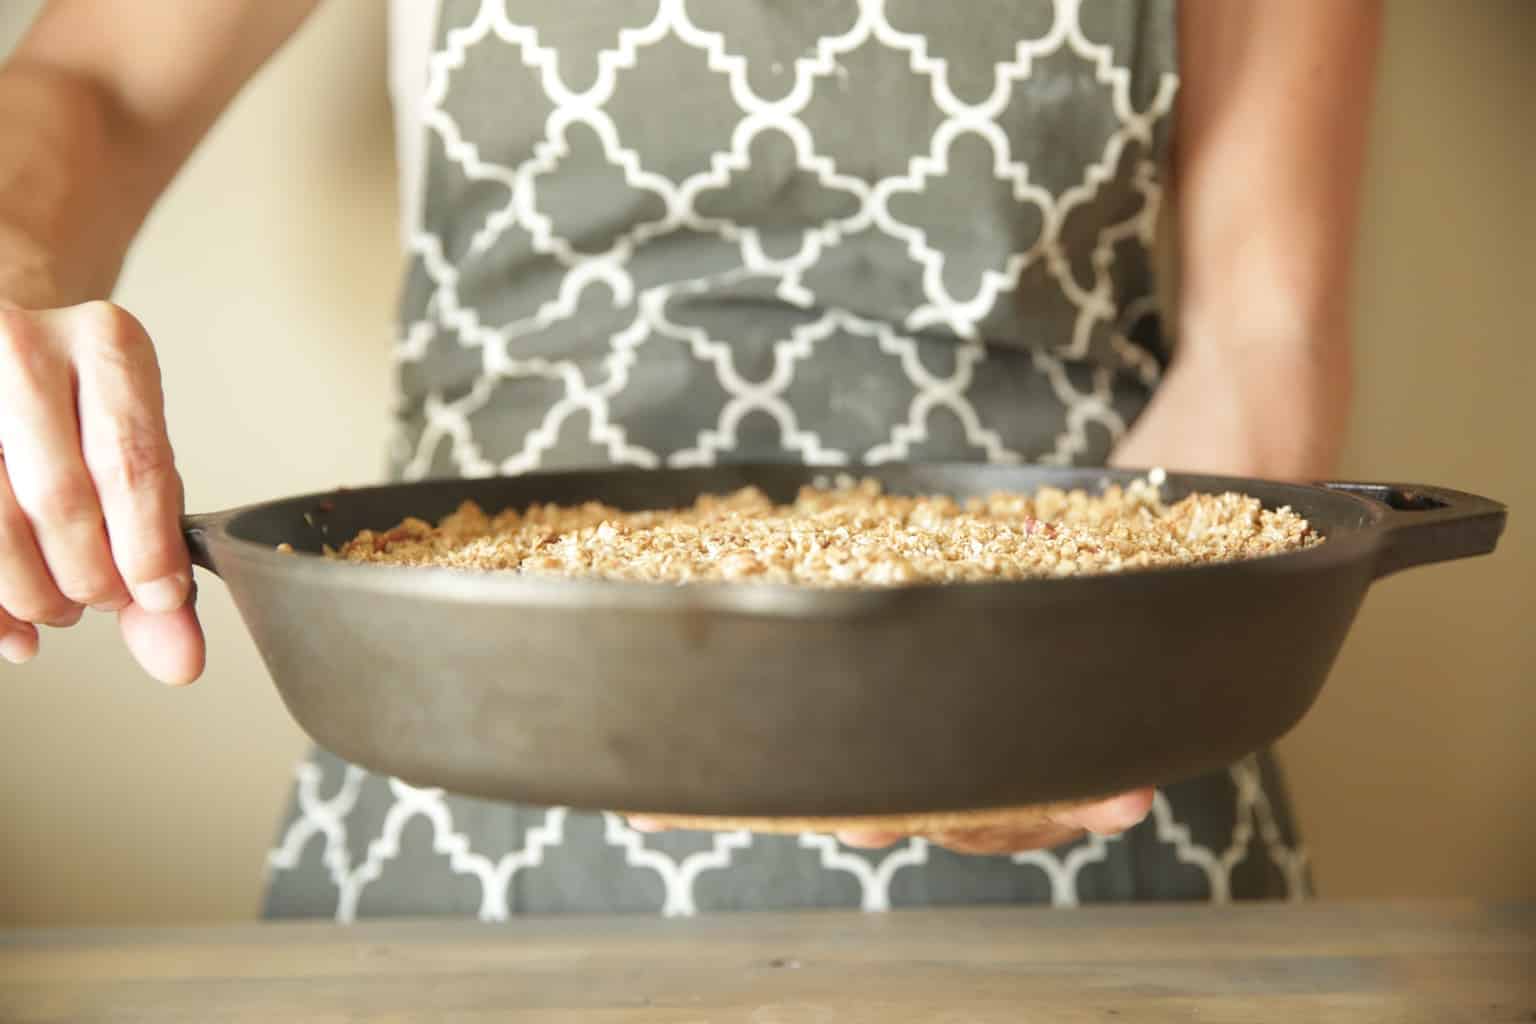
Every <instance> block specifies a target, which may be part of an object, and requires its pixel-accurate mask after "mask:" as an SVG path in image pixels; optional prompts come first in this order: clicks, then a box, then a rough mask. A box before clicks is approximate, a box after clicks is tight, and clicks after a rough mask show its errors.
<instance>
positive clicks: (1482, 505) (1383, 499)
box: [1320, 481, 1508, 579]
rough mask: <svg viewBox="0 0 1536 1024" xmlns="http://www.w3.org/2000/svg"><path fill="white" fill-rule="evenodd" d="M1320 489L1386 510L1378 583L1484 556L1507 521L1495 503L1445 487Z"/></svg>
mask: <svg viewBox="0 0 1536 1024" xmlns="http://www.w3.org/2000/svg"><path fill="white" fill-rule="evenodd" d="M1320 486H1322V487H1326V488H1328V489H1329V490H1331V491H1342V492H1344V493H1346V494H1353V495H1355V496H1356V497H1360V498H1365V499H1368V500H1370V501H1373V502H1376V503H1378V504H1381V505H1385V506H1386V508H1387V513H1386V514H1385V515H1384V516H1383V517H1382V520H1381V529H1382V530H1384V531H1385V534H1386V535H1385V537H1384V538H1383V541H1382V547H1381V554H1380V555H1379V556H1378V557H1377V561H1376V578H1377V579H1380V578H1381V577H1383V576H1390V575H1391V574H1393V573H1396V572H1401V571H1402V570H1404V569H1411V568H1413V567H1414V566H1419V565H1428V564H1431V563H1433V562H1448V561H1451V560H1453V559H1458V558H1471V557H1474V556H1476V555H1486V554H1489V553H1491V552H1492V551H1493V550H1494V548H1496V547H1497V546H1498V543H1499V536H1500V535H1501V534H1502V533H1503V532H1504V524H1505V521H1506V519H1507V518H1508V513H1507V510H1506V509H1505V507H1504V506H1503V505H1502V504H1500V503H1499V502H1497V501H1494V500H1492V499H1491V498H1484V497H1481V496H1479V495H1476V494H1467V493H1466V492H1464V491H1453V490H1451V489H1450V488H1448V487H1433V486H1430V485H1428V484H1371V483H1345V482H1339V481H1329V482H1325V483H1323V484H1321V485H1320Z"/></svg>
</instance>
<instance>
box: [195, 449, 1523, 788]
mask: <svg viewBox="0 0 1536 1024" xmlns="http://www.w3.org/2000/svg"><path fill="white" fill-rule="evenodd" d="M859 472H860V473H864V474H868V475H870V476H874V477H877V478H879V479H880V480H881V481H883V483H884V484H885V486H886V487H887V489H888V490H890V491H892V492H895V493H941V494H951V495H954V496H957V497H965V496H970V495H977V494H985V493H988V492H991V491H996V490H1009V491H1024V492H1029V491H1034V490H1036V489H1037V488H1039V487H1041V486H1043V485H1056V486H1064V487H1071V486H1082V487H1088V488H1090V489H1097V488H1099V487H1100V486H1102V485H1103V483H1104V482H1105V481H1107V480H1119V481H1125V480H1129V479H1131V478H1132V477H1134V476H1136V475H1137V474H1134V473H1128V472H1114V471H1105V470H1102V469H1062V468H1042V467H1010V466H992V465H957V464H944V465H938V464H935V465H892V466H882V467H869V468H866V469H861V470H860V471H859ZM826 473H827V471H826V470H825V469H815V468H807V467H802V466H793V465H750V466H747V465H738V466H720V467H712V468H706V469H690V470H659V471H658V470H619V471H612V470H605V471H595V472H569V473H550V474H533V475H526V476H519V477H507V478H494V479H482V480H444V481H431V482H425V483H412V484H402V485H395V486H385V487H374V488H367V489H362V490H342V491H336V492H334V493H329V494H313V495H306V496H303V497H296V498H288V499H285V500H280V501H272V502H267V503H264V504H260V505H252V506H249V507H246V508H242V509H236V510H233V511H229V512H222V513H218V514H214V515H205V516H193V517H191V518H189V519H188V520H187V523H186V534H187V541H188V544H189V546H190V547H191V550H192V553H193V557H194V559H195V561H196V563H197V564H198V565H200V566H202V567H204V568H206V569H210V570H212V571H213V572H215V573H217V574H218V575H219V576H221V577H222V578H223V579H224V581H225V583H226V584H227V585H228V586H229V590H230V593H231V594H232V595H233V597H234V600H235V603H236V605H237V606H238V607H239V610H240V613H241V615H242V616H243V618H244V620H245V622H246V625H247V626H248V627H249V629H250V631H251V633H252V635H253V637H254V638H255V642H256V645H257V647H258V648H259V649H260V651H261V654H262V657H263V658H264V659H265V661H266V664H267V667H268V668H269V670H270V671H271V674H272V677H273V679H274V680H275V681H276V683H277V687H278V690H279V691H280V692H281V694H282V697H283V700H284V701H285V702H286V704H287V706H288V709H289V711H290V712H291V713H292V714H293V717H294V718H295V719H296V720H297V721H298V723H299V725H300V726H302V727H303V728H304V729H305V731H307V732H308V733H309V735H310V736H311V737H313V738H314V739H315V740H316V741H317V742H319V743H320V744H321V745H322V746H325V747H327V748H328V749H330V750H331V751H333V752H335V753H336V754H338V755H340V756H341V757H343V758H346V759H347V760H349V761H352V762H354V763H356V764H359V765H362V766H364V767H366V768H369V769H372V770H373V771H376V772H382V773H386V774H390V775H394V776H397V777H399V778H401V779H403V780H405V781H407V782H411V783H415V784H417V785H426V786H437V787H442V788H444V789H448V790H451V791H456V792H459V793H464V794H468V795H472V796H479V797H487V798H493V799H499V800H516V801H521V802H526V803H533V804H565V805H570V806H575V807H583V808H607V809H612V808H625V809H633V808H643V809H645V810H648V811H654V812H667V813H674V814H708V815H734V816H799V815H812V816H825V815H865V814H902V813H911V812H933V811H947V810H956V809H972V808H987V807H1004V806H1017V805H1023V804H1030V803H1036V802H1046V801H1057V800H1069V799H1077V798H1081V797H1093V796H1099V795H1103V794H1108V793H1113V792H1117V791H1119V790H1122V789H1125V788H1128V787H1131V786H1137V785H1145V784H1164V783H1168V782H1172V781H1175V780H1178V779H1180V778H1184V777H1188V776H1191V775H1194V774H1196V773H1198V772H1201V771H1204V770H1207V769H1211V768H1215V767H1218V766H1221V765H1225V764H1227V763H1230V762H1231V761H1232V760H1234V759H1236V758H1238V757H1240V756H1242V755H1244V754H1246V753H1249V752H1251V751H1253V750H1256V749H1258V748H1260V747H1262V746H1264V745H1266V744H1267V743H1269V742H1270V741H1272V740H1274V739H1276V738H1277V737H1279V736H1280V735H1281V734H1283V733H1284V732H1286V731H1287V730H1288V729H1289V728H1290V727H1291V726H1292V725H1293V724H1295V723H1296V721H1297V720H1298V719H1300V718H1301V716H1302V715H1303V714H1304V713H1305V712H1306V710H1307V709H1308V707H1310V706H1311V704H1312V701H1313V699H1314V698H1315V697H1316V696H1317V693H1318V691H1319V689H1320V688H1321V686H1322V684H1323V680H1324V678H1325V677H1326V675H1327V673H1328V670H1329V667H1330V666H1331V664H1332V663H1333V660H1334V657H1335V655H1336V654H1337V652H1338V650H1339V646H1340V644H1341V643H1342V642H1343V640H1344V636H1345V634H1346V633H1347V632H1348V630H1349V627H1350V624H1351V621H1352V620H1353V619H1354V616H1355V611H1356V609H1357V608H1358V607H1359V605H1360V602H1361V599H1362V598H1363V597H1364V595H1365V591H1366V588H1367V587H1368V586H1369V585H1370V583H1371V581H1372V580H1374V579H1377V578H1379V577H1381V576H1385V575H1387V574H1388V573H1392V572H1396V571H1398V570H1400V569H1406V568H1409V567H1411V566H1415V565H1419V564H1423V563H1427V562H1437V561H1444V560H1448V559H1453V558H1463V557H1467V556H1470V555H1477V554H1483V553H1486V552H1489V551H1492V550H1493V548H1494V545H1495V544H1496V542H1497V540H1498V537H1499V534H1500V533H1501V531H1502V529H1503V525H1504V519H1505V512H1504V508H1503V506H1501V505H1499V504H1498V503H1496V502H1493V501H1489V500H1487V499H1485V498H1479V497H1475V496H1472V495H1469V494H1462V493H1459V492H1456V491H1450V490H1445V489H1441V488H1436V487H1421V486H1388V485H1375V484H1356V483H1329V484H1324V485H1321V486H1315V487H1312V486H1295V485H1284V484H1276V483H1268V482H1264V481H1259V480H1242V479H1227V478H1216V477H1199V476H1179V475H1170V476H1169V478H1168V480H1167V483H1166V485H1165V488H1164V493H1165V495H1166V496H1167V497H1169V498H1170V499H1172V498H1177V497H1179V496H1182V495H1184V494H1186V493H1188V492H1190V491H1193V490H1199V491H1221V490H1227V489H1231V490H1238V491H1242V492H1245V493H1248V494H1252V495H1254V496H1256V497H1259V498H1261V499H1262V500H1263V501H1264V503H1265V505H1266V506H1267V507H1278V506H1281V505H1289V506H1291V507H1292V508H1294V509H1296V510H1297V511H1298V512H1300V513H1301V514H1303V515H1305V516H1306V517H1307V518H1308V519H1309V520H1311V522H1312V524H1313V525H1314V526H1315V527H1316V528H1318V529H1319V530H1320V531H1321V532H1322V533H1323V534H1324V535H1325V536H1326V538H1327V542H1326V543H1324V544H1322V545H1319V546H1317V547H1315V548H1312V549H1309V550H1306V551H1302V552H1297V553H1292V554H1286V555H1281V556H1276V557H1272V558H1267V559H1260V560H1255V561H1247V562H1239V563H1231V564H1224V565H1216V566H1201V567H1196V568H1186V569H1174V570H1157V571H1146V572H1140V573H1133V574H1125V575H1117V576H1101V577H1087V578H1072V579H1061V580H1038V581H1022V582H1008V583H989V584H965V585H951V586H935V585H930V586H917V587H910V588H902V589H890V590H883V589H881V590H875V589H871V590H832V591H828V590H814V589H803V588H794V587H788V586H774V585H765V584H696V585H688V586H668V585H661V584H645V583H619V582H608V581H574V580H560V579H541V578H534V577H521V576H515V575H511V574H488V573H466V572H457V571H453V570H447V569H441V570H439V569H411V568H394V567H383V566H373V565H352V564H346V563H340V562H333V561H329V560H326V559H323V558H320V557H312V556H308V555H304V554H300V555H297V556H296V555H292V554H282V553H278V552H277V551H275V550H274V547H275V545H277V544H279V543H281V542H287V543H289V544H292V545H293V547H294V548H296V549H298V550H299V551H300V552H311V553H314V552H319V551H320V549H321V545H322V544H323V543H326V542H327V541H329V542H330V543H332V544H333V545H339V544H340V543H341V542H343V541H345V540H346V539H348V538H350V537H351V536H353V535H354V534H355V533H356V531H358V530H360V529H363V528H370V529H383V528H386V527H389V526H392V525H394V524H395V523H397V522H399V521H400V520H401V519H402V518H404V517H406V516H419V517H422V518H426V519H432V520H435V519H436V518H437V517H440V516H442V515H444V514H446V513H448V512H450V511H451V510H453V509H454V508H455V507H457V505H458V503H459V502H460V501H462V500H464V499H465V498H472V499H474V500H475V501H477V502H479V503H480V504H481V505H482V506H483V507H484V508H485V509H486V510H487V511H491V512H494V511H496V510H499V509H502V508H505V507H509V506H525V505H528V504H531V503H533V502H559V503H562V504H564V503H573V502H580V501H584V500H589V499H600V500H602V501H606V502H609V503H611V504H614V505H617V506H620V507H624V508H654V507H672V506H677V505H682V504H687V503H689V502H691V501H692V500H693V498H694V497H695V496H696V495H698V494H701V493H719V492H725V491H730V490H732V489H734V488H737V487H741V486H744V485H746V484H756V485H758V486H760V487H762V488H763V489H764V490H765V491H766V492H767V493H768V494H769V495H770V496H771V497H773V498H775V499H777V500H785V499H788V498H791V497H792V496H793V494H794V493H795V491H796V489H797V488H799V487H800V486H801V485H802V484H805V483H810V482H812V481H813V480H815V479H817V478H819V477H824V476H825V475H826Z"/></svg>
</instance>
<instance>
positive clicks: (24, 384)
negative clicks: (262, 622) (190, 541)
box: [0, 299, 204, 685]
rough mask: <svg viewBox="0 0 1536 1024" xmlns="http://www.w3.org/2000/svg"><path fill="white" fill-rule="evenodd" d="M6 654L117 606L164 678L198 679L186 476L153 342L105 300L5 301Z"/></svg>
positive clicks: (1, 604) (0, 444)
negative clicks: (184, 524)
mask: <svg viewBox="0 0 1536 1024" xmlns="http://www.w3.org/2000/svg"><path fill="white" fill-rule="evenodd" d="M0 395H4V401H3V402H0V655H3V656H4V657H5V658H6V659H7V660H9V661H12V662H17V663H20V662H24V661H27V660H29V659H31V658H32V657H33V656H35V655H36V653H37V650H38V645H39V636H38V631H37V627H38V626H39V625H47V626H53V627H66V626H71V625H74V624H75V623H76V622H78V621H79V620H80V617H81V615H82V613H83V611H84V609H85V608H86V607H90V608H95V609H98V610H101V611H114V612H116V613H117V616H118V623H119V627H120V629H121V632H122V636H123V640H124V642H125V643H126V644H127V646H128V648H129V650H130V651H131V652H132V653H133V656H134V657H135V658H136V659H137V660H138V662H139V664H140V665H142V666H143V667H144V669H145V670H146V671H147V672H148V673H149V674H150V675H152V676H154V677H155V678H157V679H159V680H161V681H162V682H165V683H171V684H177V685H179V684H182V683H188V682H191V681H192V680H193V679H196V678H197V676H198V675H199V674H200V673H201V672H202V668H203V660H204V642H203V635H202V630H201V628H200V626H199V625H198V621H197V616H196V613H195V611H194V610H193V608H192V603H191V600H190V597H191V595H192V566H191V562H190V556H189V555H188V552H187V546H186V543H185V542H184V541H183V539H182V534H181V526H180V515H181V511H182V486H181V478H180V476H179V475H178V474H177V472H176V467H175V462H174V459H173V456H172V452H171V445H170V440H169V438H168V437H167V434H166V427H165V414H164V401H163V398H162V395H161V390H160V368H159V365H158V363H157V362H156V359H155V350H154V346H153V345H152V344H151V343H150V340H149V337H148V335H147V334H146V333H145V332H144V329H143V328H142V327H141V326H140V325H139V323H138V321H137V320H135V319H134V318H133V317H132V316H130V315H129V314H128V313H126V312H125V311H123V310H122V309H121V308H119V307H117V306H114V305H112V304H110V303H106V302H88V303H84V304H81V305H75V306H69V307H67V308H59V309H39V310H27V309H21V308H18V307H16V306H14V305H11V304H9V303H7V302H5V301H4V299H0Z"/></svg>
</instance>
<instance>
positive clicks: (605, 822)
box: [265, 0, 1308, 921]
mask: <svg viewBox="0 0 1536 1024" xmlns="http://www.w3.org/2000/svg"><path fill="white" fill-rule="evenodd" d="M957 10H963V11H964V16H963V17H960V16H957V14H956V13H955V12H956V11H957ZM1174 39H1175V35H1174V10H1173V6H1172V2H1171V0H1149V2H1145V3H1133V2H1129V0H1127V2H1116V0H1086V2H1083V3H1079V2H1077V0H1056V2H1054V3H1053V2H1050V0H989V2H986V3H982V2H979V0H978V2H976V3H971V4H967V5H965V6H964V7H963V8H957V7H955V6H953V5H947V4H938V3H933V2H932V0H862V2H854V0H848V2H821V3H810V2H788V0H707V2H705V0H694V2H692V3H685V2H683V0H645V2H639V0H635V2H626V3H612V2H607V0H604V2H595V0H561V2H558V3H556V2H551V0H538V2H533V0H528V2H513V3H507V4H505V5H503V4H502V3H498V2H493V0H487V2H484V3H481V2H477V0H448V2H445V3H442V4H441V5H440V7H439V8H438V12H437V22H436V26H435V30H434V31H433V32H432V33H431V43H430V53H429V55H428V57H427V59H426V65H425V72H424V76H423V78H424V95H423V96H421V97H420V105H419V107H417V108H416V110H417V111H418V112H419V114H420V133H419V135H413V137H412V139H411V141H412V143H413V144H414V145H416V146H417V147H419V150H420V153H421V161H422V163H421V167H420V169H419V171H420V173H419V175H418V177H419V179H420V180H419V182H418V183H417V184H419V190H418V191H415V192H413V194H412V195H411V196H410V197H409V202H410V203H412V204H414V205H413V208H414V210H415V213H414V215H413V216H412V218H411V220H410V222H409V224H408V228H409V230H408V231H407V236H406V246H407V250H408V255H409V263H408V271H407V274H406V279H405V283H404V288H403V294H402V298H401V330H400V337H399V343H398V346H397V349H396V359H397V366H398V374H397V383H398V395H397V399H398V403H397V408H396V422H397V426H398V430H397V433H396V437H395V442H394V445H393V449H392V452H391V460H390V467H391V473H392V476H393V477H394V478H396V479H420V478H423V477H442V476H485V475H490V474H498V473H500V474H513V473H522V472H527V471H530V470H535V469H548V468H564V467H590V466H610V465H613V466H617V465H623V466H642V467H659V466H693V465H707V464H711V463H716V462H720V461H726V460H749V459H750V460H790V461H797V462H805V463H814V464H821V465H829V466H834V465H846V466H857V465H858V464H861V463H865V464H868V463H878V462H882V461H889V460H911V461H916V460H946V459H948V460H991V461H998V462H1020V461H1036V462H1048V463H1078V464H1089V465H1092V464H1102V463H1103V462H1104V461H1105V459H1106V458H1107V456H1108V454H1109V452H1110V449H1111V447H1112V445H1113V444H1114V443H1115V441H1116V439H1117V438H1119V437H1120V435H1121V434H1122V433H1123V432H1124V430H1125V428H1126V425H1127V424H1128V423H1129V422H1131V421H1132V420H1133V419H1134V418H1135V416H1136V415H1137V414H1138V413H1139V412H1140V411H1141V409H1142V408H1143V407H1144V406H1145V404H1146V402H1147V400H1148V398H1149V396H1150V395H1151V392H1152V389H1153V388H1154V387H1155V385H1156V383H1157V380H1158V378H1159V376H1160V375H1161V372H1162V369H1163V367H1164V366H1165V365H1166V363H1167V360H1168V354H1169V352H1168V345H1167V344H1166V342H1165V338H1164V332H1163V330H1162V328H1161V324H1160V321H1159V317H1158V309H1157V303H1156V291H1155V287H1154V284H1155V282H1154V278H1153V273H1152V256H1151V249H1152V243H1153V238H1154V227H1155V225H1156V221H1157V209H1158V203H1159V200H1160V197H1161V187H1160V180H1161V174H1162V170H1163V165H1164V163H1165V159H1166V151H1167V146H1168V134H1169V129H1170V114H1171V111H1172V108H1173V99H1174V94H1175V91H1176V88H1177V76H1176V58H1175V53H1174ZM359 699H367V697H366V694H365V693H360V694H359ZM268 871H269V885H268V889H267V896H266V906H265V910H266V913H267V915H268V916H273V917H292V916H327V917H334V918H336V919H338V920H343V921H348V920H353V919H355V918H360V917H368V916H374V915H390V914H437V915H442V914H465V915H476V916H478V917H480V918H482V919H486V920H501V919H505V918H508V917H510V916H512V915H515V914H521V913H548V912H570V911H602V912H623V911H634V912H646V913H662V914H667V915H688V914H693V913H697V912H704V911H711V910H741V909H767V908H790V907H855V908H863V909H864V910H884V909H887V908H891V907H899V906H914V905H924V904H964V903H1053V904H1056V905H1073V904H1077V903H1080V902H1088V901H1103V900H1112V901H1127V900H1150V899H1166V900H1215V901H1224V900H1228V899H1233V898H1272V897H1290V898H1300V897H1301V896H1302V895H1303V894H1304V893H1305V892H1306V891H1307V888H1308V878H1307V866H1306V857H1305V853H1304V851H1303V850H1302V849H1301V848H1300V846H1299V845H1298V843H1297V841H1296V837H1295V833H1294V830H1293V828H1292V824H1291V820H1290V815H1289V813H1288V810H1287V808H1286V806H1285V804H1284V801H1283V797H1282V794H1281V787H1280V784H1279V779H1278V777H1277V775H1276V773H1275V770H1274V766H1273V764H1272V763H1271V761H1270V759H1269V757H1268V756H1267V755H1265V756H1259V757H1253V758H1249V759H1247V760H1245V761H1243V762H1241V763H1239V764H1237V765H1234V766H1232V767H1231V768H1230V769H1229V770H1227V771H1223V772H1217V773H1214V774H1211V775H1208V776H1206V777H1202V778H1198V779H1193V780H1189V781H1186V782H1181V783H1178V784H1175V785H1171V786H1167V787H1165V788H1164V789H1163V790H1162V791H1161V792H1160V793H1159V794H1158V796H1157V799H1156V801H1155V803H1154V805H1153V809H1152V813H1151V815H1150V816H1149V818H1148V819H1147V821H1146V822H1144V823H1143V824H1142V825H1140V826H1138V827H1136V828H1134V829H1132V830H1130V831H1129V832H1127V833H1126V834H1125V835H1123V836H1120V837H1117V838H1113V839H1105V838H1100V837H1087V838H1084V839H1082V840H1080V841H1077V842H1075V843H1072V844H1070V845H1068V846H1065V847H1062V848H1058V849H1055V850H1049V851H1034V852H1029V853H1023V854H1019V855H1015V856H971V855H962V854H956V853H952V852H949V851H947V850H945V849H943V848H941V847H937V846H935V845H932V844H930V843H928V842H926V841H925V840H923V839H921V838H913V839H909V840H907V841H905V842H903V843H900V844H898V845H897V846H894V847H891V848H889V849H886V850H878V851H865V850H855V849H852V848H848V847H845V846H843V845H841V844H840V843H838V842H837V841H836V840H835V839H833V838H832V837H830V836H825V835H817V834H805V835H800V836H760V835H753V834H750V833H746V832H727V833H685V832H678V833H663V834H657V835H645V834H640V833H637V832H635V831H633V830H631V829H630V828H628V827H627V826H626V825H625V823H624V821H623V820H622V819H620V818H618V817H617V816H615V815H612V814H602V813H584V812H577V811H574V810H570V809H567V808H559V807H555V808H544V807H521V806H507V805H500V804H493V803H488V802H483V801H478V800H471V799H466V798H462V797H458V796H454V795H451V794H447V793H444V792H442V791H439V790H433V789H420V788H416V787H412V786H408V785H405V784H404V783H401V782H400V781H398V780H394V779H389V778H384V777H379V776H376V775H372V774H369V773H367V772H365V771H363V770H361V769H359V768H357V767H355V766H351V765H347V764H344V763H343V762H341V761H340V760H339V759H337V758H335V757H334V756H332V755H330V754H328V753H326V752H324V751H316V752H315V753H314V754H313V755H312V756H311V757H310V758H309V759H307V760H306V761H305V762H304V763H303V764H301V765H300V766H299V768H298V775H297V784H296V786H295V788H294V792H293V797H292V800H291V804H290V809H289V812H288V816H287V820H286V821H285V823H284V824H283V826H282V828H281V831H280V834H279V837H278V840H277V843H276V845H275V847H274V848H273V850H272V851H271V853H270V855H269V857H268Z"/></svg>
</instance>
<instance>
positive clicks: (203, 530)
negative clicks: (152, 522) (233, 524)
mask: <svg viewBox="0 0 1536 1024" xmlns="http://www.w3.org/2000/svg"><path fill="white" fill-rule="evenodd" d="M218 518H219V517H218V516H216V515H198V516H182V517H181V536H182V538H183V539H184V540H186V542H187V551H188V552H189V553H190V554H191V555H192V564H193V565H196V566H201V567H202V568H204V569H207V570H208V571H209V572H211V573H213V574H214V575H215V576H217V575H218V574H219V570H218V568H217V567H216V566H215V565H214V564H213V555H212V553H211V552H210V551H209V550H208V533H209V531H211V530H212V529H213V526H214V523H215V522H216V521H217V520H218Z"/></svg>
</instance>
